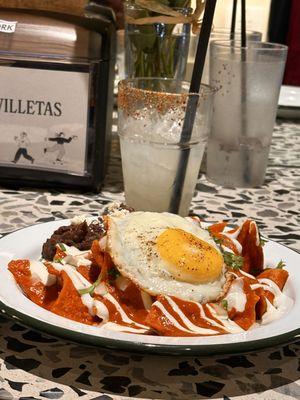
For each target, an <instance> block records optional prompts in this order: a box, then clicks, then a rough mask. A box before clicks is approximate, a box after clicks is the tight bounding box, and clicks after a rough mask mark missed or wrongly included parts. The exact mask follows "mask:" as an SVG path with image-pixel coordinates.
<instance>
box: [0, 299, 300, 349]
mask: <svg viewBox="0 0 300 400" xmlns="http://www.w3.org/2000/svg"><path fill="white" fill-rule="evenodd" d="M0 306H1V308H2V309H1V311H2V313H3V314H4V315H5V316H8V317H10V318H11V319H12V320H17V321H19V322H21V323H23V324H24V325H26V326H27V327H29V328H34V329H37V330H38V331H42V332H44V333H48V334H50V335H53V336H56V337H58V338H60V339H64V340H66V339H67V340H70V341H72V342H76V343H79V344H84V345H87V346H93V347H102V348H108V349H113V350H122V351H127V352H136V353H144V354H157V355H173V356H178V355H186V356H189V355H198V356H199V355H201V356H208V355H222V354H228V355H230V354H237V353H245V352H247V353H249V352H252V351H255V350H262V349H266V348H268V347H273V346H275V345H276V346H277V345H282V344H287V343H289V342H292V341H294V340H296V339H297V335H300V328H298V329H295V330H293V331H290V332H286V333H283V334H281V335H276V336H271V337H268V338H265V339H258V340H252V341H245V342H238V343H228V344H211V345H203V344H201V345H180V344H176V345H168V344H151V343H143V342H130V341H126V340H120V339H109V338H104V337H100V336H99V337H97V336H94V335H90V334H88V333H81V332H75V331H71V330H70V329H65V328H62V327H59V326H54V325H52V324H48V323H47V322H44V321H40V320H38V319H36V318H33V317H31V316H29V315H26V314H23V313H22V312H20V311H17V310H15V309H14V308H11V307H9V306H7V305H6V304H4V303H2V302H1V301H0Z"/></svg>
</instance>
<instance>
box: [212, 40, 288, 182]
mask: <svg viewBox="0 0 300 400" xmlns="http://www.w3.org/2000/svg"><path fill="white" fill-rule="evenodd" d="M286 56H287V47H286V46H283V45H279V44H274V43H263V42H249V43H248V45H247V47H246V48H241V46H240V45H238V44H237V43H233V42H218V41H216V42H213V43H212V44H211V53H210V83H211V85H212V86H214V87H216V88H217V89H218V91H217V92H216V95H215V98H214V113H213V122H212V132H211V136H210V138H209V141H208V149H207V177H208V179H210V180H211V181H213V182H214V183H216V184H219V185H223V186H227V187H255V186H261V185H262V184H263V183H264V179H265V172H266V167H267V163H268V155H269V150H270V144H271V140H272V133H273V128H274V123H275V118H276V112H277V105H278V97H279V91H280V87H281V83H282V78H283V73H284V68H285V61H286Z"/></svg>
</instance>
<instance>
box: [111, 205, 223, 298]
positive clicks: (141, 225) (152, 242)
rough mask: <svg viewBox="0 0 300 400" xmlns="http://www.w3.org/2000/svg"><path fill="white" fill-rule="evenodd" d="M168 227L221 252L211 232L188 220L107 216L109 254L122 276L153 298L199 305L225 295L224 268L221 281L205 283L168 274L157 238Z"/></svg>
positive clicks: (152, 214)
mask: <svg viewBox="0 0 300 400" xmlns="http://www.w3.org/2000/svg"><path fill="white" fill-rule="evenodd" d="M168 228H179V229H182V230H184V231H186V232H189V233H191V234H193V235H195V236H196V237H198V238H200V239H202V240H204V241H206V242H207V243H209V244H210V245H212V246H213V247H215V248H216V249H217V250H218V248H217V246H216V245H215V243H214V241H213V239H212V238H211V237H210V235H209V233H208V232H207V231H206V230H204V229H202V228H200V227H199V226H197V225H196V224H195V223H193V222H191V221H189V220H188V219H185V218H182V217H180V216H178V215H175V214H170V213H155V212H132V213H127V214H125V215H116V216H114V215H110V216H109V217H108V228H107V251H108V252H109V254H110V256H111V258H112V260H113V262H114V264H115V265H116V267H117V268H118V270H119V271H120V273H121V274H122V275H123V276H126V277H127V278H129V279H131V280H132V281H133V282H135V284H136V285H138V286H139V287H140V288H141V289H143V290H145V291H146V292H148V293H149V294H151V295H159V294H162V295H169V296H175V297H178V298H181V299H183V300H192V301H197V302H200V303H206V302H208V301H213V300H216V299H217V298H218V297H219V296H221V295H222V294H223V287H224V284H225V282H226V278H225V274H224V269H223V273H222V274H221V276H220V278H219V279H218V280H215V281H214V282H209V283H202V284H199V283H197V284H193V283H187V282H183V281H177V280H176V279H175V278H174V277H173V276H172V275H171V274H170V273H169V272H168V271H167V268H166V267H165V265H166V262H165V261H164V260H163V259H162V258H161V257H160V256H159V253H158V250H157V249H156V239H157V237H158V236H159V235H160V234H161V233H162V232H163V231H165V230H166V229H168ZM218 251H219V250H218Z"/></svg>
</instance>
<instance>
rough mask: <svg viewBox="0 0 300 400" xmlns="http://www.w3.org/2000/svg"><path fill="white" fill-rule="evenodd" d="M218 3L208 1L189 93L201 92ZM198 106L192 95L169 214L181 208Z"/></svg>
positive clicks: (211, 0)
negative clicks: (190, 142)
mask: <svg viewBox="0 0 300 400" xmlns="http://www.w3.org/2000/svg"><path fill="white" fill-rule="evenodd" d="M216 1H217V0H206V5H205V10H204V16H203V22H202V27H201V32H200V36H199V40H198V46H197V53H196V57H195V63H194V68H193V74H192V79H191V84H190V89H189V93H199V90H200V84H201V79H202V73H203V68H204V63H205V57H206V52H207V47H208V42H209V37H210V32H211V27H212V22H213V18H214V13H215V7H216ZM197 106H198V96H197V95H195V96H193V95H190V96H189V97H188V101H187V106H186V112H185V117H184V122H183V127H182V131H181V136H180V141H179V146H180V159H179V163H178V168H177V171H176V176H175V179H174V183H173V187H172V196H171V200H170V204H169V212H171V213H174V214H178V212H179V208H180V203H181V198H182V191H183V187H184V181H185V177H186V170H187V165H188V162H189V156H190V145H189V143H188V142H189V140H190V139H191V136H192V132H193V126H194V121H195V117H196V112H197Z"/></svg>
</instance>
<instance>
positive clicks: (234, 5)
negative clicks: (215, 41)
mask: <svg viewBox="0 0 300 400" xmlns="http://www.w3.org/2000/svg"><path fill="white" fill-rule="evenodd" d="M236 9H237V0H233V5H232V15H231V27H230V40H233V39H234V34H235V23H236Z"/></svg>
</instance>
